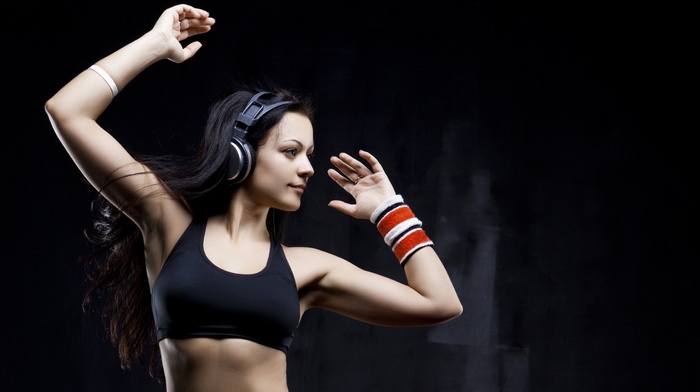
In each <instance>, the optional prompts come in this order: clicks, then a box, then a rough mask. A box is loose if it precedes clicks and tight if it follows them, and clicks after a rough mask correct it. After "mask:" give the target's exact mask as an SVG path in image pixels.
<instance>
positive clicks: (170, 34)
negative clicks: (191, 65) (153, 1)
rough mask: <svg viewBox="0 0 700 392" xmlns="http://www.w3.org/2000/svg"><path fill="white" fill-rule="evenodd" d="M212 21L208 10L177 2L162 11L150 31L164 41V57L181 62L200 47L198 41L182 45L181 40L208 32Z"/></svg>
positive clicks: (213, 21)
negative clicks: (165, 50)
mask: <svg viewBox="0 0 700 392" xmlns="http://www.w3.org/2000/svg"><path fill="white" fill-rule="evenodd" d="M214 23H215V20H214V18H211V17H209V12H207V11H205V10H202V9H199V8H194V7H191V6H189V5H187V4H179V5H176V6H173V7H170V8H168V9H166V10H165V11H163V13H162V14H161V16H160V18H158V21H156V24H155V26H153V29H152V30H151V32H152V33H155V34H158V35H159V36H161V37H162V38H163V40H164V42H165V43H166V45H167V53H166V54H165V55H164V57H165V58H167V59H168V60H170V61H172V62H175V63H181V62H183V61H185V60H187V59H189V58H191V57H192V56H194V54H195V53H197V51H198V50H199V48H201V47H202V44H201V43H200V42H199V41H193V42H190V43H189V44H188V45H187V46H185V47H183V46H182V44H181V41H184V40H185V39H187V38H189V37H192V36H195V35H197V34H203V33H206V32H208V31H209V30H211V26H212V25H213V24H214Z"/></svg>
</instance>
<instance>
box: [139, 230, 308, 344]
mask: <svg viewBox="0 0 700 392" xmlns="http://www.w3.org/2000/svg"><path fill="white" fill-rule="evenodd" d="M206 224H207V221H206V219H193V221H192V223H190V225H189V227H188V228H187V229H186V230H185V232H184V233H183V234H182V237H181V238H180V239H179V240H178V242H177V244H175V247H174V248H173V250H172V252H171V253H170V255H169V256H168V258H167V260H166V261H165V264H164V265H163V268H162V270H161V272H160V274H159V275H158V278H157V279H156V281H155V283H154V285H153V293H152V298H151V306H152V308H153V317H154V319H155V324H156V331H157V336H158V341H160V340H162V339H165V338H174V339H184V338H193V337H208V338H217V339H221V338H242V339H248V340H252V341H255V342H258V343H260V344H263V345H266V346H269V347H273V348H276V349H279V350H282V351H284V352H285V353H286V352H287V350H288V349H289V346H290V344H291V343H292V339H293V338H294V331H295V329H296V328H297V326H298V325H299V317H300V316H299V294H298V292H297V287H296V282H295V280H294V275H293V274H292V270H291V268H290V267H289V263H288V262H287V259H286V257H285V256H284V252H283V250H282V246H281V245H280V244H279V243H277V242H276V241H272V240H271V243H270V254H269V256H268V260H267V265H266V266H265V267H264V268H263V269H262V270H261V271H260V272H257V273H255V274H245V275H243V274H236V273H232V272H228V271H225V270H223V269H221V268H219V267H217V266H216V265H214V264H213V263H212V262H211V261H210V260H209V259H208V258H207V256H206V255H205V253H204V245H203V244H204V232H205V230H206ZM232 257H235V255H232Z"/></svg>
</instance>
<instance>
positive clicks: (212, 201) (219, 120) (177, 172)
mask: <svg viewBox="0 0 700 392" xmlns="http://www.w3.org/2000/svg"><path fill="white" fill-rule="evenodd" d="M260 90H262V91H271V92H274V93H275V96H274V97H270V98H269V99H267V100H262V102H263V103H265V104H272V103H275V102H279V101H283V100H284V101H292V103H291V104H289V105H283V106H281V107H278V108H275V109H273V110H271V111H270V112H268V113H267V114H266V115H264V116H263V117H262V118H261V119H260V120H259V121H258V123H257V124H256V125H255V126H253V127H251V128H250V129H249V130H248V133H247V134H246V141H247V142H248V143H250V145H251V146H252V147H253V149H254V150H257V148H258V146H259V145H260V143H261V142H262V141H263V140H264V139H265V137H267V135H268V133H269V132H270V129H271V128H272V127H274V126H275V125H276V124H277V123H279V121H280V120H281V118H282V116H283V115H284V114H285V113H286V112H298V113H301V114H304V115H306V116H308V117H309V118H310V119H312V118H313V107H312V105H311V103H310V101H309V100H308V99H307V98H301V97H298V96H295V95H294V94H292V93H291V92H290V91H288V90H284V89H279V88H266V89H261V88H247V87H237V88H236V89H235V90H233V92H227V93H222V94H220V95H219V96H218V97H217V99H216V100H215V101H214V103H213V104H212V105H211V106H210V108H209V116H208V120H207V123H206V125H205V129H204V134H203V136H202V139H201V142H200V144H199V146H198V148H197V152H196V153H195V154H194V155H193V156H191V157H180V156H173V155H168V156H158V157H156V156H140V157H137V160H138V161H139V162H140V163H142V164H143V165H145V166H146V167H148V169H149V170H150V171H151V172H153V173H155V174H156V175H157V176H158V177H159V178H160V179H161V181H162V182H163V184H164V185H165V188H166V189H168V190H169V192H171V194H172V196H174V197H177V198H179V199H181V200H182V201H183V203H184V204H185V205H186V206H187V207H188V208H189V209H190V211H191V213H192V215H193V216H195V217H209V216H212V215H215V214H221V213H224V212H225V211H226V209H227V208H228V205H229V201H230V199H231V196H232V194H233V192H234V191H235V190H236V188H237V186H236V185H232V184H231V183H230V182H229V181H227V174H228V173H227V168H228V160H229V149H230V140H231V136H232V134H233V123H234V121H235V119H236V116H237V115H238V113H239V112H241V111H242V110H243V109H244V108H245V105H246V104H247V103H248V101H249V100H250V99H251V98H252V96H253V95H254V94H255V93H256V92H258V91H260ZM144 173H145V172H144ZM119 179H120V178H119V177H117V178H116V179H114V180H111V181H110V183H109V184H107V185H106V186H105V188H106V187H108V186H110V184H113V183H114V182H116V181H119ZM103 190H104V188H103ZM152 196H153V194H150V195H149V194H148V192H145V195H141V196H138V197H137V196H134V199H133V200H128V201H127V202H126V203H125V205H122V206H121V208H122V209H124V208H125V207H128V206H133V205H135V204H137V203H139V202H140V201H142V200H143V198H145V197H152ZM92 210H93V213H94V215H95V218H94V222H93V225H92V229H91V230H85V235H86V237H87V238H88V240H89V241H90V244H91V246H92V249H91V252H90V253H89V254H88V257H87V258H85V260H86V269H87V279H88V288H87V292H86V294H85V298H84V302H83V307H84V308H85V307H87V306H89V305H91V304H93V301H94V300H95V299H99V300H101V302H102V310H101V315H102V318H103V321H104V322H105V328H106V333H107V337H108V338H109V339H110V341H111V342H112V343H113V344H114V345H115V347H116V348H117V351H118V354H119V359H120V363H121V366H122V368H131V365H132V364H134V363H135V362H136V361H138V360H139V359H140V357H141V356H142V355H143V354H144V352H145V351H146V348H147V347H150V348H151V355H150V359H149V374H150V375H151V376H152V377H153V378H156V379H158V380H162V379H163V374H162V364H161V361H160V352H159V350H158V344H157V338H156V331H155V322H154V319H153V313H152V309H151V294H150V289H149V285H148V279H147V275H146V265H145V254H144V243H143V240H144V239H143V236H142V234H141V232H140V230H139V229H138V227H137V226H136V224H135V223H134V222H133V221H131V220H130V219H129V218H128V217H127V216H126V215H125V214H124V213H123V212H122V211H121V210H119V209H118V208H116V207H115V206H114V205H112V204H111V203H110V202H109V201H107V199H106V198H105V197H104V196H103V194H102V191H100V193H99V194H98V196H97V198H96V199H95V201H94V202H93V209H92ZM286 218H287V213H286V212H284V211H280V210H277V209H274V208H271V209H270V212H269V213H268V216H267V220H266V224H267V228H268V231H269V232H270V233H271V236H272V237H273V238H274V239H275V240H277V241H279V242H282V240H283V234H284V226H285V222H286Z"/></svg>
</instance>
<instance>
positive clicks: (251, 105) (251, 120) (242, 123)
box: [233, 91, 292, 140]
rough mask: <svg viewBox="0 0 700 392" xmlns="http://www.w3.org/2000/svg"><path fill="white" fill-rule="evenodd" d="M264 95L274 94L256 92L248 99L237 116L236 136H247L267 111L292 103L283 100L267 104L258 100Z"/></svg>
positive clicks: (234, 125)
mask: <svg viewBox="0 0 700 392" xmlns="http://www.w3.org/2000/svg"><path fill="white" fill-rule="evenodd" d="M263 95H273V96H274V94H273V93H271V92H269V91H262V92H259V93H257V94H255V95H254V96H253V98H251V99H250V101H248V104H247V105H246V107H245V109H243V111H242V112H240V113H238V116H236V121H235V122H234V123H233V129H234V134H233V136H234V137H237V138H239V139H241V140H242V139H243V138H244V137H245V134H246V133H247V132H248V129H249V128H250V127H252V126H253V125H255V123H257V122H258V120H260V118H261V117H262V116H264V115H265V114H266V113H267V112H269V111H270V110H272V109H275V108H278V107H280V106H283V105H289V104H290V103H292V101H281V102H277V103H274V104H272V105H265V104H264V103H262V102H259V101H258V98H260V97H262V96H263Z"/></svg>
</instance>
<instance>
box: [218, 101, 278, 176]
mask: <svg viewBox="0 0 700 392" xmlns="http://www.w3.org/2000/svg"><path fill="white" fill-rule="evenodd" d="M262 96H272V97H274V96H275V94H274V93H271V92H268V91H263V92H260V93H257V94H255V95H254V96H253V98H251V99H250V101H248V104H247V105H246V106H245V109H243V111H242V112H240V113H238V116H237V117H236V121H235V122H234V123H233V135H232V136H231V149H230V154H229V155H230V156H229V167H228V180H229V181H232V182H233V183H236V184H237V183H239V182H241V181H243V180H245V179H246V178H247V177H248V176H249V175H250V173H251V172H252V171H253V166H255V150H254V149H253V147H252V146H251V145H250V143H248V142H247V141H246V140H245V136H246V134H247V133H248V129H250V127H252V126H254V125H255V123H257V122H258V120H260V118H261V117H262V116H264V115H265V114H266V113H267V112H269V111H270V110H272V109H275V108H277V107H280V106H283V105H289V104H290V103H292V101H281V102H277V103H274V104H272V105H265V104H264V103H262V102H260V101H258V98H260V97H262Z"/></svg>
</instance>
